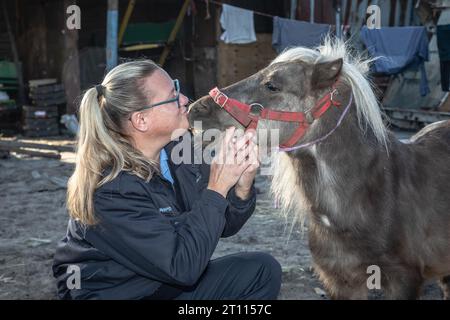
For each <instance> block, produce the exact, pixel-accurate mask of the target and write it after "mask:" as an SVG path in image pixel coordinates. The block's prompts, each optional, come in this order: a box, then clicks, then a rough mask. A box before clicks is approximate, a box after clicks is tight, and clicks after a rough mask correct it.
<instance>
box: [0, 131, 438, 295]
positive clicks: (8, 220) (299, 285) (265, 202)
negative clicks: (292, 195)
mask: <svg viewBox="0 0 450 320" xmlns="http://www.w3.org/2000/svg"><path fill="white" fill-rule="evenodd" d="M34 142H43V141H39V140H34ZM51 142H52V143H54V144H59V145H67V144H70V143H72V142H73V141H70V140H64V139H57V140H55V139H53V140H52V141H51ZM73 162H74V154H73V153H62V159H61V160H52V159H43V158H33V157H29V156H22V155H17V154H12V155H11V157H10V158H9V159H1V160H0V184H1V185H0V190H1V193H0V299H55V298H56V296H55V281H54V279H53V277H52V274H51V264H52V258H53V254H54V250H55V246H56V243H57V241H58V240H59V239H61V238H62V237H63V236H64V234H65V229H66V224H67V219H68V216H67V212H66V210H65V208H64V201H65V193H66V188H65V183H66V182H67V179H68V177H69V176H70V174H71V172H72V170H73ZM257 187H258V189H259V190H260V193H259V195H258V202H257V209H256V212H255V213H254V214H253V216H252V217H251V218H250V220H249V221H248V222H247V224H246V225H245V226H244V227H243V228H242V230H241V231H240V232H239V233H238V234H237V235H235V236H233V237H230V238H226V239H222V240H221V241H220V243H219V246H218V247H217V250H216V252H215V253H214V257H219V256H223V255H226V254H231V253H236V252H242V251H266V252H269V253H271V254H272V255H273V256H275V257H276V258H277V259H278V261H279V262H280V263H281V265H282V267H283V284H282V289H281V293H280V297H279V298H280V299H292V300H300V299H326V297H325V296H324V292H323V288H322V286H321V284H320V283H319V281H318V280H317V278H316V277H315V276H314V273H313V270H312V268H311V256H310V253H309V250H308V245H307V241H306V238H307V236H306V234H304V235H302V234H301V233H300V231H299V230H298V229H297V228H294V229H293V231H292V232H289V231H290V225H289V223H288V221H286V220H285V219H284V218H283V217H281V216H280V214H279V211H278V210H277V209H275V208H274V206H273V201H272V200H271V199H270V197H269V195H268V192H267V189H268V183H267V180H265V179H263V178H261V177H260V178H258V179H257ZM288 235H290V236H289V237H288ZM376 296H377V295H374V297H376ZM422 298H423V299H440V298H441V293H440V291H439V289H438V287H437V286H436V285H435V284H430V285H427V286H426V287H425V288H424V294H423V297H422Z"/></svg>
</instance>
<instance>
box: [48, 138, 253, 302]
mask: <svg viewBox="0 0 450 320" xmlns="http://www.w3.org/2000/svg"><path fill="white" fill-rule="evenodd" d="M175 145H176V142H172V143H170V144H169V145H168V146H166V147H165V150H166V152H167V154H168V155H170V154H171V151H172V149H173V147H174V146H175ZM169 168H170V171H171V174H172V177H173V178H174V180H175V183H174V185H172V184H171V183H170V182H169V181H167V180H166V179H165V178H164V177H162V176H160V175H159V174H155V175H154V176H153V177H152V179H151V180H150V181H149V182H146V181H145V180H143V179H140V178H139V177H137V176H135V175H132V174H130V173H128V172H124V171H123V172H121V173H120V174H119V175H118V176H117V177H116V178H115V179H114V180H113V181H111V182H109V183H107V184H105V185H103V186H101V187H100V188H98V189H97V190H96V192H95V195H94V208H95V214H96V217H97V218H98V219H99V220H100V222H99V223H98V224H97V225H95V226H87V227H86V226H82V225H81V224H80V223H79V222H77V221H74V220H72V219H70V220H69V224H68V228H67V234H66V236H65V237H64V239H63V240H62V241H61V242H60V243H59V244H58V247H57V250H56V253H55V257H54V264H53V273H54V276H55V277H56V279H57V288H58V296H59V298H61V299H145V298H148V297H150V298H151V297H152V296H155V297H158V294H157V293H158V292H159V291H164V292H167V290H163V289H162V288H167V285H168V286H169V287H170V288H180V289H181V290H182V289H183V288H184V287H189V286H192V285H194V284H195V283H196V282H197V281H198V280H199V278H200V276H201V275H202V273H203V272H204V270H205V268H206V267H207V265H208V262H209V261H210V258H211V256H212V254H213V252H214V250H215V248H216V246H217V243H218V241H219V238H220V237H229V236H232V235H234V234H236V233H237V232H238V231H239V230H240V229H241V227H242V226H243V225H244V223H245V222H246V221H247V220H248V218H249V217H250V216H251V214H252V213H253V211H254V208H255V202H256V192H255V189H254V187H253V188H252V192H251V197H250V198H249V199H248V200H245V201H243V200H241V199H240V198H238V197H237V196H236V195H235V193H234V189H231V190H230V192H229V194H228V196H227V198H226V199H225V198H224V197H223V196H222V195H220V194H219V193H217V192H215V191H212V190H209V189H206V187H207V184H208V179H209V166H208V165H206V164H201V165H198V164H184V163H182V164H174V163H173V162H172V161H171V160H170V157H169ZM71 265H75V266H76V268H79V269H80V271H81V272H80V278H81V282H80V289H76V288H75V289H68V286H67V282H68V280H69V282H71V283H72V285H73V284H74V283H75V282H74V281H73V279H74V278H73V276H74V275H75V273H74V271H73V270H74V269H73V267H72V268H71V269H69V272H68V268H69V267H70V266H71ZM71 276H72V277H71ZM69 277H71V278H70V279H69ZM163 284H164V285H163ZM164 295H165V293H162V294H161V295H160V296H159V298H161V297H164ZM169 296H170V294H169Z"/></svg>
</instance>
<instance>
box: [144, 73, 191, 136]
mask: <svg viewBox="0 0 450 320" xmlns="http://www.w3.org/2000/svg"><path fill="white" fill-rule="evenodd" d="M144 86H145V87H146V90H147V92H151V93H152V96H151V98H150V99H149V105H151V104H157V103H160V102H164V101H167V100H171V99H174V98H175V97H176V96H177V92H176V88H175V86H174V81H173V80H172V79H171V78H170V76H169V75H168V74H167V73H166V72H165V71H164V70H157V71H155V72H154V73H153V74H152V75H151V76H150V77H148V78H147V79H146V80H145V82H144ZM188 102H189V99H188V98H187V97H186V96H185V95H183V94H182V93H180V94H179V107H178V103H177V101H173V102H168V103H164V104H161V105H158V106H155V107H153V108H151V109H149V112H150V117H151V122H152V125H151V131H152V132H151V133H152V135H155V134H156V135H159V136H167V137H170V139H171V140H173V139H176V138H178V137H179V136H181V135H182V134H184V133H185V132H186V130H187V129H188V128H189V121H188V118H187V105H188Z"/></svg>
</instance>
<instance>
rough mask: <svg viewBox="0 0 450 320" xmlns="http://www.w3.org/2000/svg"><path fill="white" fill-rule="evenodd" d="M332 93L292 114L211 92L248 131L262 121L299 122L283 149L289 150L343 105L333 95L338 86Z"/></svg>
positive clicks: (217, 101)
mask: <svg viewBox="0 0 450 320" xmlns="http://www.w3.org/2000/svg"><path fill="white" fill-rule="evenodd" d="M332 89H333V90H332V91H331V92H329V93H328V94H327V95H325V96H324V97H323V98H322V99H320V100H319V101H318V102H317V104H316V106H315V107H314V108H312V109H311V110H309V111H308V112H306V113H305V112H290V111H275V110H270V109H267V108H264V106H262V105H261V104H259V103H252V104H250V105H248V104H245V103H242V102H240V101H238V100H235V99H232V98H229V97H228V96H226V95H225V94H224V93H223V92H222V91H220V90H219V89H218V88H217V87H216V88H214V89H212V90H211V91H210V92H209V95H210V96H211V98H213V100H214V102H215V103H216V104H218V105H219V106H220V107H221V108H223V109H225V110H226V111H227V112H228V113H229V114H230V115H231V116H232V117H233V118H234V119H236V120H237V121H238V122H239V123H240V124H242V125H243V126H244V127H245V128H246V130H248V129H255V130H256V127H257V126H258V121H259V120H260V119H266V120H275V121H284V122H298V128H297V129H296V130H295V132H294V133H293V134H292V136H291V137H290V138H289V139H288V140H287V141H286V142H284V143H283V144H281V145H280V147H281V148H289V147H292V146H294V145H295V144H296V143H297V141H298V140H300V138H301V137H303V136H304V135H305V133H306V129H308V128H309V126H310V125H311V124H312V123H313V121H314V120H316V119H319V118H320V117H321V116H322V115H323V114H324V113H325V112H326V111H327V110H328V109H329V108H331V106H336V107H339V106H341V103H340V102H338V101H335V100H333V95H334V94H335V92H336V90H337V89H336V84H335V85H333V87H332Z"/></svg>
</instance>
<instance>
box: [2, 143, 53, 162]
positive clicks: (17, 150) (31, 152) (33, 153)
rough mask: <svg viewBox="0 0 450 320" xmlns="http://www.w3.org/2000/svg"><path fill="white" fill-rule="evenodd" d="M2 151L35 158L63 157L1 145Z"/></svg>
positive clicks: (51, 153)
mask: <svg viewBox="0 0 450 320" xmlns="http://www.w3.org/2000/svg"><path fill="white" fill-rule="evenodd" d="M0 150H7V151H12V152H16V153H22V154H28V155H30V156H33V157H44V158H52V159H61V155H60V154H59V153H53V152H40V151H32V150H26V149H22V148H17V147H4V146H1V145H0Z"/></svg>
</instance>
